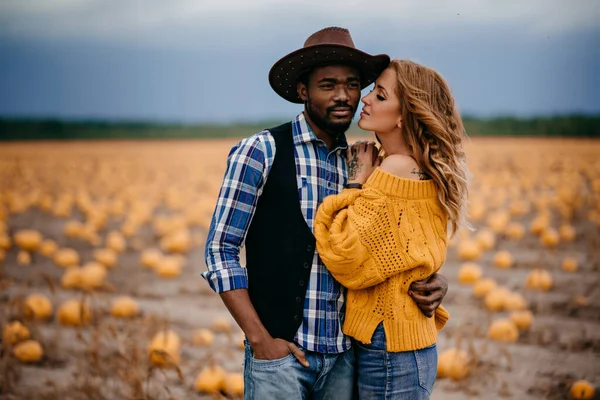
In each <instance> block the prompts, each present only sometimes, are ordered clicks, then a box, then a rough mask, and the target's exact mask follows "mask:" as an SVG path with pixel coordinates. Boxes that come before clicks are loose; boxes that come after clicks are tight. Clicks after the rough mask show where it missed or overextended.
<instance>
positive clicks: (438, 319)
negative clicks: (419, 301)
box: [434, 305, 450, 332]
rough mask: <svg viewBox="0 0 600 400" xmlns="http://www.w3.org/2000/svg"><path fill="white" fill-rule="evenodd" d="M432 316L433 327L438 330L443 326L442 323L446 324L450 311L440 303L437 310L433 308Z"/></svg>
mask: <svg viewBox="0 0 600 400" xmlns="http://www.w3.org/2000/svg"><path fill="white" fill-rule="evenodd" d="M434 318H435V327H436V329H437V330H438V332H439V331H441V330H442V328H444V325H446V322H448V320H449V319H450V313H449V312H448V311H447V310H446V309H445V308H444V306H441V305H440V306H439V307H438V308H437V310H435V315H434Z"/></svg>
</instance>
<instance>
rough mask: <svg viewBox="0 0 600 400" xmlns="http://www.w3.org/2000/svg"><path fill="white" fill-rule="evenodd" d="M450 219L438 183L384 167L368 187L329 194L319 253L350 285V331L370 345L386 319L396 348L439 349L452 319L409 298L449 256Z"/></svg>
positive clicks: (319, 221)
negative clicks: (438, 342)
mask: <svg viewBox="0 0 600 400" xmlns="http://www.w3.org/2000/svg"><path fill="white" fill-rule="evenodd" d="M447 221H448V217H447V214H446V213H445V212H444V210H443V209H442V207H441V205H440V204H439V200H438V198H437V193H436V187H435V184H434V183H433V181H431V180H428V181H415V180H410V179H404V178H400V177H397V176H394V175H391V174H389V173H387V172H385V171H383V170H381V169H380V168H377V169H376V170H375V171H374V172H373V174H371V176H370V177H369V179H368V180H367V182H366V183H365V184H364V185H363V189H362V190H359V189H346V190H344V191H342V192H341V193H340V194H337V195H333V196H328V197H327V198H325V200H324V201H323V204H321V206H320V207H319V209H318V211H317V216H316V219H315V229H314V232H315V236H316V238H317V250H318V252H319V255H320V257H321V259H322V260H323V262H324V263H325V265H326V266H327V269H329V271H330V272H331V273H332V275H333V276H334V277H335V278H336V279H337V280H338V281H339V282H340V283H341V284H342V285H344V286H346V287H347V288H348V299H347V302H346V318H345V321H344V327H343V330H344V333H345V334H347V335H349V336H352V337H354V338H355V339H357V340H359V341H361V342H363V343H370V342H371V337H372V335H373V332H374V331H375V328H376V327H377V325H379V323H380V322H382V321H383V325H384V328H385V332H386V340H387V346H388V351H391V352H397V351H408V350H416V349H421V348H424V347H427V346H431V345H432V344H433V343H435V342H436V339H437V332H438V330H441V329H442V327H443V326H444V325H445V323H446V321H447V320H448V318H449V314H448V312H447V311H446V310H445V309H444V308H443V307H442V306H440V307H439V308H438V309H437V311H436V314H435V318H427V317H425V316H424V315H423V313H421V311H420V310H419V308H418V307H417V305H416V303H415V302H414V301H413V300H412V299H411V298H410V297H409V295H408V288H409V287H410V284H411V283H412V282H413V281H416V280H420V279H424V278H426V277H428V276H430V275H431V274H433V273H434V272H437V271H438V270H439V269H440V268H441V266H442V264H443V263H444V260H445V259H446V241H447V226H448V223H447Z"/></svg>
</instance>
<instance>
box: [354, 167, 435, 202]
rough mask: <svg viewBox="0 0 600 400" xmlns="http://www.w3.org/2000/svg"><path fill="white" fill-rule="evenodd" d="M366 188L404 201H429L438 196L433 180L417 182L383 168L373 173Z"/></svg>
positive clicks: (365, 185) (366, 183)
mask: <svg viewBox="0 0 600 400" xmlns="http://www.w3.org/2000/svg"><path fill="white" fill-rule="evenodd" d="M364 187H365V188H367V187H371V188H373V189H377V190H379V191H380V192H382V193H384V194H387V195H390V196H395V197H400V198H403V199H427V198H431V197H435V196H436V194H437V190H436V187H435V183H433V181H432V180H427V181H415V180H412V179H406V178H401V177H399V176H395V175H392V174H390V173H388V172H385V171H383V170H382V169H381V168H377V169H375V171H373V173H372V174H371V176H370V177H369V179H367V182H365V184H364Z"/></svg>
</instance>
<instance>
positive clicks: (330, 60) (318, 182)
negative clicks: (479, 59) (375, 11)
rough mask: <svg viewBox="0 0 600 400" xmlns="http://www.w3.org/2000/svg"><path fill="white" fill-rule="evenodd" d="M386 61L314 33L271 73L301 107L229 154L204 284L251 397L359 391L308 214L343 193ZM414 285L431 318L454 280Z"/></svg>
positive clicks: (347, 395) (346, 39)
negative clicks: (351, 154) (362, 108)
mask: <svg viewBox="0 0 600 400" xmlns="http://www.w3.org/2000/svg"><path fill="white" fill-rule="evenodd" d="M389 61H390V59H389V57H388V56H387V55H377V56H372V55H369V54H367V53H364V52H362V51H360V50H357V49H356V48H355V47H354V43H353V41H352V38H351V36H350V33H349V32H348V30H346V29H343V28H325V29H323V30H321V31H319V32H316V33H314V34H313V35H311V36H310V37H309V38H308V39H307V41H306V42H305V44H304V47H303V48H301V49H299V50H296V51H294V52H292V53H290V54H288V55H287V56H285V57H283V58H282V59H280V60H279V61H277V62H276V63H275V65H274V66H273V67H272V69H271V71H270V73H269V82H270V84H271V87H272V88H273V89H274V90H275V92H277V94H279V95H280V96H281V97H283V98H284V99H286V100H288V101H290V102H293V103H299V104H301V103H303V104H304V112H302V113H300V114H299V115H298V116H297V117H296V118H294V120H293V121H291V122H290V123H287V124H284V125H281V126H279V127H276V128H272V129H269V130H265V131H262V132H260V133H257V134H255V135H253V136H250V137H249V138H246V139H244V140H242V141H241V142H240V143H238V144H237V145H236V146H234V148H233V149H232V150H231V152H230V154H229V157H228V164H227V170H226V173H225V178H224V180H223V185H222V187H221V191H220V194H219V199H218V202H217V207H216V210H215V213H214V216H213V219H212V223H211V227H210V231H209V234H208V237H207V243H206V250H205V256H206V264H207V267H208V271H207V272H205V273H204V274H203V277H204V278H205V279H206V280H207V281H208V283H209V284H210V286H211V287H212V288H213V289H214V290H215V291H216V292H217V293H219V294H220V296H221V298H222V299H223V302H224V303H225V305H226V307H227V308H228V309H229V311H230V312H231V314H232V315H233V317H234V318H235V320H236V321H237V323H238V324H239V325H240V327H241V328H242V330H243V331H244V333H245V335H246V339H247V340H246V354H245V363H244V369H245V373H244V377H245V379H244V384H245V398H246V399H261V400H262V399H286V400H292V399H306V398H315V399H351V398H352V396H353V389H354V358H353V354H352V350H351V346H350V340H349V338H348V337H346V336H344V334H343V333H342V329H341V326H342V319H343V314H344V296H345V290H344V288H343V287H341V286H340V284H339V283H338V282H336V281H335V280H334V279H333V277H332V276H331V275H330V274H329V272H328V271H327V269H326V268H325V266H324V265H323V263H322V261H321V260H320V258H319V255H318V254H317V253H316V252H315V238H314V236H313V233H312V229H313V219H314V216H315V212H316V210H317V207H318V206H319V204H320V203H321V202H322V201H323V198H324V197H326V196H327V195H330V194H334V193H338V192H339V191H341V190H342V189H343V188H344V185H345V183H346V180H347V171H346V159H345V154H346V149H347V147H348V145H347V142H346V138H345V132H346V130H347V129H348V127H349V126H350V123H351V121H352V118H353V116H354V113H355V112H356V109H357V107H358V102H359V100H360V94H361V89H362V88H364V87H366V86H368V85H369V84H371V83H372V82H374V81H375V79H376V78H377V76H378V75H379V74H380V73H381V72H382V71H383V70H384V69H385V68H386V67H387V65H388V64H389ZM244 245H245V248H246V260H247V263H246V264H247V265H246V268H243V267H242V266H241V265H240V261H239V252H240V249H241V247H242V246H244ZM411 289H412V292H413V298H414V300H415V301H416V302H417V303H418V305H419V308H420V309H421V310H422V311H423V312H424V313H425V314H426V315H428V316H432V315H433V313H434V311H435V309H436V308H437V307H438V306H439V304H440V303H441V300H442V298H443V296H444V295H445V293H446V290H447V282H446V280H445V279H444V278H443V277H441V276H438V275H435V276H433V277H431V278H430V279H429V281H427V282H415V284H414V285H413V286H411Z"/></svg>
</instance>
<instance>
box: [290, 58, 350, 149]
mask: <svg viewBox="0 0 600 400" xmlns="http://www.w3.org/2000/svg"><path fill="white" fill-rule="evenodd" d="M298 93H299V95H300V98H301V99H302V100H304V104H305V106H304V109H305V112H306V113H307V114H308V117H309V119H310V120H311V121H312V122H313V123H314V124H315V125H316V126H317V127H318V128H319V129H321V130H322V131H324V132H325V133H327V134H328V135H329V136H332V137H334V138H336V139H337V138H338V137H340V136H341V135H343V134H344V132H346V131H347V130H348V128H349V127H350V123H351V122H352V118H353V117H354V114H355V113H356V109H357V107H358V101H359V100H360V76H359V74H358V71H357V70H356V69H354V68H352V67H350V66H345V65H328V66H325V67H317V68H315V69H313V70H312V71H311V73H310V75H309V77H308V82H307V85H305V84H303V83H298Z"/></svg>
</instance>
